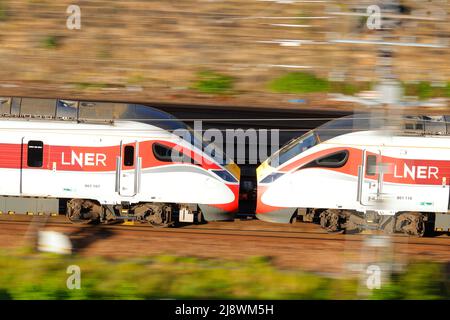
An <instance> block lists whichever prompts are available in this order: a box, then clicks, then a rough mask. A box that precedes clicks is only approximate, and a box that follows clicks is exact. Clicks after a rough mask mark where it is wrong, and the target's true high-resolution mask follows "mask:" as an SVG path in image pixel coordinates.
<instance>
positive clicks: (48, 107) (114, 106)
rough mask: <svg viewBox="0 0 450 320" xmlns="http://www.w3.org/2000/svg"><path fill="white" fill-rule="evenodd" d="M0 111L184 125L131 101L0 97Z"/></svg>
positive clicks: (20, 115) (37, 116) (11, 114)
mask: <svg viewBox="0 0 450 320" xmlns="http://www.w3.org/2000/svg"><path fill="white" fill-rule="evenodd" d="M0 115H1V117H2V118H9V119H11V118H13V119H21V120H23V119H40V120H46V121H54V120H60V121H76V122H78V123H113V122H117V121H119V120H120V121H134V122H140V123H144V124H147V125H151V126H154V127H158V128H161V129H164V130H169V131H173V130H176V129H188V127H187V125H186V124H185V123H184V122H182V121H180V120H179V119H177V118H176V117H174V116H173V115H171V114H169V113H167V112H164V111H162V110H159V109H157V108H154V107H150V106H145V105H140V104H131V103H115V102H98V101H77V100H66V99H41V98H21V97H0ZM0 119H1V118H0Z"/></svg>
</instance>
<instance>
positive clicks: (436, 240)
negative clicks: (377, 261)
mask: <svg viewBox="0 0 450 320" xmlns="http://www.w3.org/2000/svg"><path fill="white" fill-rule="evenodd" d="M53 220H55V221H50V222H46V223H44V228H46V229H49V228H54V227H56V228H61V229H62V228H68V229H71V228H72V229H73V228H74V227H78V228H85V229H86V230H89V229H92V228H95V229H96V230H97V231H101V230H115V231H126V232H131V233H136V232H137V233H149V232H151V233H159V234H191V235H192V234H193V235H196V234H202V235H217V236H232V237H239V236H243V237H248V236H252V237H262V238H279V239H305V240H331V241H364V240H365V239H366V238H367V235H368V234H367V233H362V234H352V235H342V234H329V233H326V232H324V231H323V230H321V229H320V228H318V226H316V225H314V224H303V225H302V226H298V225H300V223H298V225H297V226H295V225H294V226H291V225H289V226H284V225H283V226H280V227H278V228H277V227H276V226H274V225H273V224H268V223H264V222H261V221H257V220H254V221H251V220H248V221H245V222H244V221H239V220H236V221H235V222H234V223H231V222H216V223H209V224H203V225H186V226H179V227H177V228H152V227H151V226H148V225H146V224H134V225H124V224H110V225H97V226H91V225H84V226H82V225H74V224H71V223H70V222H68V221H65V220H64V219H63V218H62V217H55V218H54V219H53ZM30 223H32V220H30V219H29V220H26V219H25V220H19V221H18V220H15V219H7V220H5V219H0V225H9V226H13V225H20V226H23V225H30ZM245 224H248V226H245ZM228 225H229V226H228ZM236 225H237V228H236ZM0 232H1V231H0ZM378 234H380V233H378ZM390 238H391V241H392V242H394V243H405V240H407V242H408V244H412V245H439V246H445V247H448V248H450V241H448V240H449V237H448V236H446V235H445V234H441V235H439V236H436V237H433V238H413V237H408V236H406V235H403V234H395V235H391V236H390Z"/></svg>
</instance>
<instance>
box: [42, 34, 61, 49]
mask: <svg viewBox="0 0 450 320" xmlns="http://www.w3.org/2000/svg"><path fill="white" fill-rule="evenodd" d="M58 45H59V41H58V38H57V37H56V36H47V37H45V38H43V39H42V41H41V46H42V47H43V48H46V49H56V48H57V47H58Z"/></svg>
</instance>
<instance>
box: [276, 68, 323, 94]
mask: <svg viewBox="0 0 450 320" xmlns="http://www.w3.org/2000/svg"><path fill="white" fill-rule="evenodd" d="M269 86H270V89H271V90H273V91H275V92H283V93H310V92H327V91H328V90H329V89H330V84H329V82H328V81H327V80H324V79H320V78H317V77H316V76H315V75H313V74H309V73H305V72H290V73H287V74H285V75H283V76H281V77H279V78H277V79H275V80H273V81H271V82H270V84H269Z"/></svg>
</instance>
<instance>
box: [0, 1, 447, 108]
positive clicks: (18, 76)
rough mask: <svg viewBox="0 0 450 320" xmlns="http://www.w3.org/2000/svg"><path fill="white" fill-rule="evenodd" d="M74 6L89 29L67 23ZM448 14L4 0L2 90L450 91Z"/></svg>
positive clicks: (305, 99) (408, 4)
mask: <svg viewBox="0 0 450 320" xmlns="http://www.w3.org/2000/svg"><path fill="white" fill-rule="evenodd" d="M70 5H77V6H78V8H79V9H80V14H81V15H80V19H79V20H78V21H79V22H80V24H79V29H77V28H75V29H73V30H71V29H68V28H67V26H66V25H67V23H72V25H73V23H74V20H73V13H74V12H75V11H73V10H72V9H71V7H69V6H70ZM371 5H378V6H379V7H380V8H381V9H382V11H383V15H382V16H381V18H382V22H383V25H382V28H381V29H377V28H375V29H374V28H373V27H370V25H371V24H373V23H374V21H375V20H374V17H375V16H373V13H374V12H375V11H370V10H369V11H368V8H369V6H371ZM448 10H449V5H448V1H447V0H427V1H417V0H402V1H400V0H398V1H392V0H389V1H387V0H383V1H376V0H368V1H366V0H357V1H355V0H349V1H333V0H328V1H296V0H252V1H240V0H226V1H222V0H183V1H175V0H164V1H144V0H142V1H138V0H134V1H83V0H82V1H66V0H62V1H58V2H55V1H50V0H0V57H1V59H0V85H1V87H0V94H4V95H6V94H9V95H11V94H12V93H14V94H18V93H21V92H23V93H28V94H30V91H29V90H28V89H33V91H32V93H33V95H35V96H36V95H39V96H42V95H43V96H46V97H48V96H49V94H51V93H52V92H55V90H56V92H58V93H59V94H60V95H64V96H76V97H80V96H83V97H89V98H98V99H105V98H107V99H109V100H111V99H122V100H123V99H127V100H133V101H145V102H162V101H165V102H172V101H173V99H177V101H178V102H186V103H187V102H191V103H205V104H217V103H221V104H230V105H247V106H270V107H283V106H284V107H289V106H291V105H295V106H297V105H307V106H313V105H314V106H317V104H321V105H322V106H323V107H327V106H331V107H343V106H344V105H346V103H345V102H339V103H336V102H333V101H329V100H328V99H326V98H327V95H326V94H327V93H329V92H331V93H343V94H347V95H349V94H350V95H354V94H357V93H361V92H363V93H364V92H365V91H367V90H370V89H372V88H373V85H374V83H376V82H378V81H379V79H380V77H386V74H387V73H389V75H390V77H391V78H395V79H396V80H397V81H399V83H400V85H401V87H402V89H403V90H404V93H405V95H406V96H412V97H418V99H430V98H448V97H449V96H450V85H449V78H450V66H449V64H448V61H449V58H450V52H449V49H448V45H449V34H450V24H449V23H448ZM368 19H369V21H368ZM375 22H376V21H375ZM380 43H384V45H381V44H380ZM386 66H388V69H389V70H386ZM299 95H300V97H299ZM295 98H297V99H295ZM293 99H294V100H293ZM444 104H446V102H444Z"/></svg>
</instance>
